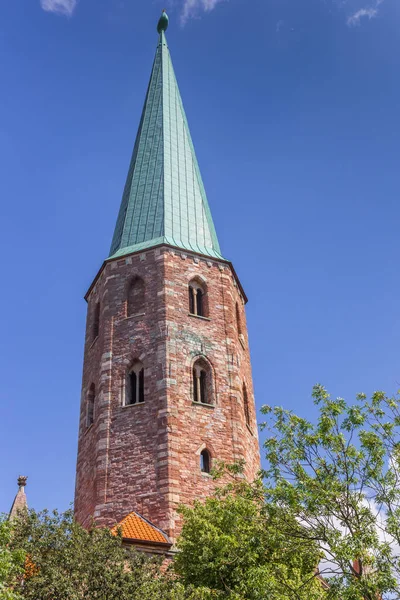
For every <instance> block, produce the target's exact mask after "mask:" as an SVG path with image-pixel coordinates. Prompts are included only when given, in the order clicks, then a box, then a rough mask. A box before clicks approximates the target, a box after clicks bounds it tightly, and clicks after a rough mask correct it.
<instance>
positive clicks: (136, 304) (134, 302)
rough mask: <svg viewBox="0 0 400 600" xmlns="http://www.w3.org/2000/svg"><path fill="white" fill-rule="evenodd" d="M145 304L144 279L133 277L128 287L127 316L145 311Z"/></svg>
mask: <svg viewBox="0 0 400 600" xmlns="http://www.w3.org/2000/svg"><path fill="white" fill-rule="evenodd" d="M144 306H145V287H144V281H143V279H141V278H140V277H135V278H134V279H132V281H131V283H130V285H129V288H128V297H127V316H128V317H132V316H133V315H138V314H140V313H143V312H144Z"/></svg>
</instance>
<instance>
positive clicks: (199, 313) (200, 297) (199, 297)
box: [196, 288, 204, 317]
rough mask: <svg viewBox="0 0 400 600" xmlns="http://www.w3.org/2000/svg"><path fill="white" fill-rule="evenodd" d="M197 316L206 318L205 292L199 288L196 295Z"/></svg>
mask: <svg viewBox="0 0 400 600" xmlns="http://www.w3.org/2000/svg"><path fill="white" fill-rule="evenodd" d="M196 314H197V316H198V317H204V314H203V291H202V290H201V289H200V288H199V289H198V290H197V294H196Z"/></svg>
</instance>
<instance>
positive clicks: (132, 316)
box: [122, 312, 146, 321]
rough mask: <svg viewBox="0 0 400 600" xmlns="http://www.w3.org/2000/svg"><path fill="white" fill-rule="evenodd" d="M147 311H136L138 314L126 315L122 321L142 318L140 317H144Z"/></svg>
mask: <svg viewBox="0 0 400 600" xmlns="http://www.w3.org/2000/svg"><path fill="white" fill-rule="evenodd" d="M145 314H146V313H144V312H143V313H136V315H129V317H124V318H123V319H122V321H130V320H133V319H140V317H144V316H145Z"/></svg>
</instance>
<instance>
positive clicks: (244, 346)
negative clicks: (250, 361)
mask: <svg viewBox="0 0 400 600" xmlns="http://www.w3.org/2000/svg"><path fill="white" fill-rule="evenodd" d="M239 341H240V343H241V344H242V347H243V350H246V343H245V341H244V335H243V333H241V334H240V335H239Z"/></svg>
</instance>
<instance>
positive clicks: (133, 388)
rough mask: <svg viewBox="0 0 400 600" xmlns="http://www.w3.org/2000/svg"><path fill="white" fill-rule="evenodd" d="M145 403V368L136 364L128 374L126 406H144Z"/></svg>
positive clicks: (139, 363) (140, 364) (138, 363)
mask: <svg viewBox="0 0 400 600" xmlns="http://www.w3.org/2000/svg"><path fill="white" fill-rule="evenodd" d="M143 402H144V367H143V365H142V363H141V362H136V363H135V364H134V365H133V367H132V368H131V369H130V371H129V372H128V380H127V394H126V402H125V404H127V405H131V404H142V403H143Z"/></svg>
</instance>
